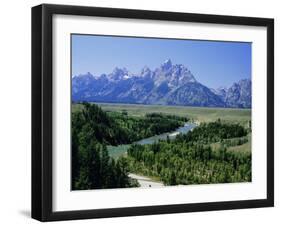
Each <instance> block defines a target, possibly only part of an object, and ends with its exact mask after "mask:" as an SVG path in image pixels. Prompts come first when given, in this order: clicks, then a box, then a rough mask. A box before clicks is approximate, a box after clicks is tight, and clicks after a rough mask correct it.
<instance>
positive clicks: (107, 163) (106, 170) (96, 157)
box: [72, 103, 188, 190]
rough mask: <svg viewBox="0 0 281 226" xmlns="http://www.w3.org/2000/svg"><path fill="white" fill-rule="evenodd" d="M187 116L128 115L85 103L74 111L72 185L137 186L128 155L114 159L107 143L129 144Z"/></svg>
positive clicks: (179, 123)
mask: <svg viewBox="0 0 281 226" xmlns="http://www.w3.org/2000/svg"><path fill="white" fill-rule="evenodd" d="M187 120H188V119H187V118H185V117H179V116H171V115H164V114H160V113H157V114H156V113H153V114H147V115H146V116H145V117H132V116H128V115H127V114H126V112H122V113H117V112H104V111H103V110H102V109H101V108H100V107H99V106H97V105H95V104H89V103H84V104H83V110H82V111H79V112H73V113H72V188H73V189H74V190H77V189H83V190H84V189H93V188H113V187H114V188H119V187H132V186H133V187H135V186H137V182H136V181H134V180H132V179H130V178H129V177H128V161H127V159H126V158H119V159H118V160H116V161H115V160H114V159H111V158H110V157H109V155H108V150H107V147H106V145H119V144H129V143H132V142H134V141H137V140H139V139H143V138H146V137H149V136H153V135H156V134H161V133H165V132H168V131H171V130H174V129H176V128H178V127H179V126H181V125H183V124H184V122H186V121H187Z"/></svg>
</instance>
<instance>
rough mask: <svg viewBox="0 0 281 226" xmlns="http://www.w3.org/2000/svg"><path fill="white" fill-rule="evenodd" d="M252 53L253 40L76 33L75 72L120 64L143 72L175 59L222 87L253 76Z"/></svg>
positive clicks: (206, 82) (101, 70)
mask: <svg viewBox="0 0 281 226" xmlns="http://www.w3.org/2000/svg"><path fill="white" fill-rule="evenodd" d="M251 52H252V50H251V43H240V42H222V41H194V40H175V39H156V38H153V39H151V38H128V37H113V36H95V35H72V75H78V74H85V73H87V72H90V73H92V74H93V75H100V74H103V73H106V74H108V73H110V72H112V70H113V69H114V68H115V67H117V66H118V67H121V68H123V67H126V68H127V69H128V70H129V71H130V72H132V73H139V72H140V71H141V69H142V68H143V67H144V66H148V67H149V68H150V69H152V70H154V69H155V68H157V67H159V66H160V65H161V64H162V63H163V62H164V61H165V60H167V59H171V61H172V63H173V64H184V65H185V66H186V67H188V68H189V70H190V71H191V72H192V73H193V75H194V76H195V78H196V79H197V81H199V82H201V83H202V84H204V85H206V86H208V87H210V88H218V87H220V86H230V85H232V83H233V82H237V81H238V80H240V79H243V78H251V61H252V59H251Z"/></svg>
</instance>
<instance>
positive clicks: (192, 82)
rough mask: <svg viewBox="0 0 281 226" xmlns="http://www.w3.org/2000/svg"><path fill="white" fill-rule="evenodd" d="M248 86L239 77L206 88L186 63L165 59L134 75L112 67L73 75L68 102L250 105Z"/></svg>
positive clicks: (247, 80) (250, 83) (249, 84)
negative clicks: (104, 71)
mask: <svg viewBox="0 0 281 226" xmlns="http://www.w3.org/2000/svg"><path fill="white" fill-rule="evenodd" d="M251 87H252V82H251V80H250V79H242V80H240V81H237V82H235V83H234V84H233V85H232V86H230V87H229V88H226V87H220V88H218V89H212V88H208V87H207V86H205V85H203V84H201V83H200V82H198V81H197V80H196V78H195V77H194V75H193V74H192V72H191V71H190V70H189V69H188V68H187V67H186V66H184V65H182V64H172V62H171V60H170V59H169V60H166V61H165V62H164V63H163V64H162V65H161V66H160V67H158V68H156V69H155V70H151V69H150V68H148V67H144V68H143V69H142V70H141V72H140V73H138V74H132V73H130V72H129V71H128V70H127V69H126V68H118V67H116V68H115V69H114V70H113V71H112V72H111V73H109V74H102V75H99V76H94V75H92V74H91V73H89V72H88V73H87V74H81V75H76V76H73V77H72V101H74V102H82V101H87V102H113V103H134V104H159V105H182V106H199V107H231V108H251V105H252V103H251V99H252V98H251V93H252V89H251Z"/></svg>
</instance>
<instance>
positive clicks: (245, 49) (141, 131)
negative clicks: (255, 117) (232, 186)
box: [71, 34, 252, 190]
mask: <svg viewBox="0 0 281 226" xmlns="http://www.w3.org/2000/svg"><path fill="white" fill-rule="evenodd" d="M251 52H252V46H251V43H250V42H229V41H208V40H186V39H166V38H147V37H122V36H103V35H91V34H89V35H88V34H72V35H71V76H72V100H71V101H72V113H71V115H72V116H71V118H72V122H71V123H72V150H71V152H72V160H71V161H72V163H71V168H72V169H71V171H72V175H71V185H72V190H88V189H110V188H111V189H112V188H135V187H139V188H154V187H163V186H178V185H186V186H188V185H198V184H220V183H238V182H239V183H241V182H251V175H252V172H251V105H252V104H251V102H252V101H251V99H252V94H251V93H252V92H251V87H252V83H251V62H252V59H251Z"/></svg>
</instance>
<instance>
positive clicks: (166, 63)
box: [161, 59, 173, 71]
mask: <svg viewBox="0 0 281 226" xmlns="http://www.w3.org/2000/svg"><path fill="white" fill-rule="evenodd" d="M172 66H173V64H172V61H171V59H167V60H165V61H164V63H163V64H161V69H162V70H164V71H168V70H170V69H171V68H172Z"/></svg>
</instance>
